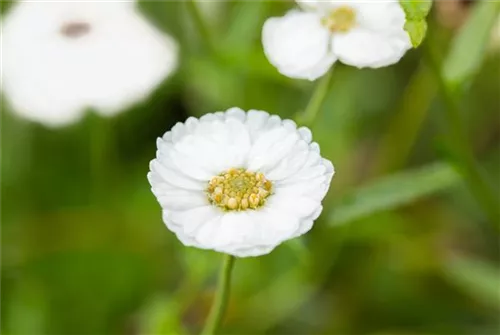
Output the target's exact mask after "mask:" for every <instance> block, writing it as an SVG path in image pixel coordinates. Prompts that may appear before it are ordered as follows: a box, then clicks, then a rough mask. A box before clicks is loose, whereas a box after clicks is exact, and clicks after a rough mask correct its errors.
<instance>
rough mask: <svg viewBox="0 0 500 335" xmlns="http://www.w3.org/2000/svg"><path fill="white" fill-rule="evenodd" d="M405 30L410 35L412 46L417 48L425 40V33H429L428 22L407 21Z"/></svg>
mask: <svg viewBox="0 0 500 335" xmlns="http://www.w3.org/2000/svg"><path fill="white" fill-rule="evenodd" d="M404 28H405V30H406V32H407V33H408V35H410V39H411V44H412V45H413V47H414V48H416V47H418V46H419V45H420V44H421V43H422V41H423V40H424V37H425V33H426V32H427V22H426V21H425V20H419V21H412V20H409V21H406V23H405V27H404Z"/></svg>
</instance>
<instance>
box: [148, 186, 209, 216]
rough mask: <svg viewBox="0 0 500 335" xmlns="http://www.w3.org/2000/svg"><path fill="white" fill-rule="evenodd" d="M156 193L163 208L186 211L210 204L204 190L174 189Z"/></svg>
mask: <svg viewBox="0 0 500 335" xmlns="http://www.w3.org/2000/svg"><path fill="white" fill-rule="evenodd" d="M155 195H156V197H157V198H158V202H159V203H160V205H161V207H162V208H165V209H168V210H172V211H185V210H188V209H193V208H196V207H203V206H208V205H209V202H208V199H207V196H206V195H205V194H204V193H203V192H193V191H186V190H172V191H156V192H155Z"/></svg>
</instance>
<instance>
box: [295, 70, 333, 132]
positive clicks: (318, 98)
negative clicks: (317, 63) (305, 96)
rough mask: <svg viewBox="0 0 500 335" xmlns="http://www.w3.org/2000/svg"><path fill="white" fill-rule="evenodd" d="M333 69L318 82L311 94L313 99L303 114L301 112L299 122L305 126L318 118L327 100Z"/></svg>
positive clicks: (308, 125)
mask: <svg viewBox="0 0 500 335" xmlns="http://www.w3.org/2000/svg"><path fill="white" fill-rule="evenodd" d="M332 73H333V70H330V71H328V72H327V73H326V74H325V75H324V76H323V77H322V78H321V79H320V80H319V82H318V84H317V86H316V88H315V89H314V92H313V94H312V96H311V100H309V103H308V105H307V107H306V109H305V111H304V112H303V113H302V114H299V115H298V117H297V118H296V119H297V122H298V123H300V124H301V125H303V126H307V127H310V126H312V124H313V123H314V121H315V120H316V117H317V116H318V113H319V111H320V110H321V106H322V105H323V102H324V101H325V98H326V96H327V94H328V89H329V88H330V81H331V78H332Z"/></svg>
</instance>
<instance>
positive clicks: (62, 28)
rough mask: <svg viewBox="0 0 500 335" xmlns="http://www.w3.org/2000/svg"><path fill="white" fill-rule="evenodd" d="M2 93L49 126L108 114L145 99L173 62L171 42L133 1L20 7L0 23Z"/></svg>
mask: <svg viewBox="0 0 500 335" xmlns="http://www.w3.org/2000/svg"><path fill="white" fill-rule="evenodd" d="M2 43H3V47H2V58H3V66H2V70H3V73H2V80H3V87H2V89H3V92H4V94H5V96H6V97H7V98H8V100H9V101H10V103H11V105H12V107H13V109H14V110H15V111H16V112H17V113H19V115H21V116H23V117H25V118H27V119H30V120H32V121H36V122H40V123H43V124H46V125H49V126H59V125H65V124H69V123H73V122H76V121H77V120H78V119H80V118H81V117H82V114H83V113H84V111H85V109H86V108H94V109H96V111H97V112H98V113H99V114H101V115H106V116H108V115H113V114H116V113H118V112H119V111H120V110H122V109H124V108H126V107H128V106H130V105H131V104H133V103H135V102H137V101H139V100H141V99H143V98H145V97H146V96H147V95H148V94H149V93H150V92H151V91H152V90H153V89H154V88H155V87H156V86H157V85H158V84H159V83H160V82H161V81H162V80H163V79H164V78H166V77H167V76H168V75H170V74H171V73H172V71H173V70H174V69H175V68H176V64H177V49H178V48H177V44H176V43H175V41H174V40H172V38H170V37H169V36H166V35H164V34H163V33H161V32H160V31H159V30H157V29H156V28H155V27H153V26H152V25H150V24H149V23H148V22H147V21H146V20H145V18H144V17H143V16H142V15H141V14H140V13H139V12H138V10H137V9H136V3H135V2H90V1H89V2H78V1H66V2H42V1H34V2H24V1H21V2H19V3H17V4H15V5H14V6H13V8H12V10H11V11H10V12H9V13H8V14H7V15H6V17H5V19H4V22H3V24H2Z"/></svg>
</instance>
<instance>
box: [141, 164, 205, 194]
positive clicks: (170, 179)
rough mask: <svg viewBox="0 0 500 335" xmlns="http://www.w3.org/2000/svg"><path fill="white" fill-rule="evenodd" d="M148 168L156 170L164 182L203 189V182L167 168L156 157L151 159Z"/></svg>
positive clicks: (193, 188) (191, 188) (184, 187)
mask: <svg viewBox="0 0 500 335" xmlns="http://www.w3.org/2000/svg"><path fill="white" fill-rule="evenodd" d="M150 169H151V171H152V172H156V173H157V174H158V176H160V177H161V178H162V179H163V180H164V181H165V182H166V183H168V184H170V185H173V186H176V187H179V188H182V189H188V190H203V189H204V188H205V187H206V186H205V184H204V183H202V182H200V181H197V180H194V179H191V178H189V177H186V176H184V175H183V174H181V173H180V172H178V171H177V170H175V169H172V168H168V167H166V166H164V165H163V164H161V163H160V162H159V161H158V160H157V159H155V160H153V161H151V164H150Z"/></svg>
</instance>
